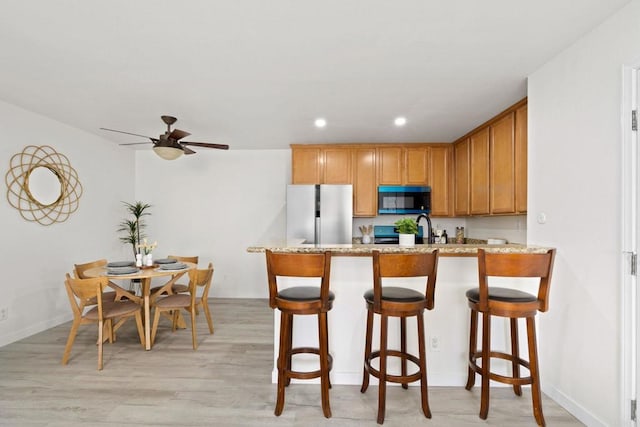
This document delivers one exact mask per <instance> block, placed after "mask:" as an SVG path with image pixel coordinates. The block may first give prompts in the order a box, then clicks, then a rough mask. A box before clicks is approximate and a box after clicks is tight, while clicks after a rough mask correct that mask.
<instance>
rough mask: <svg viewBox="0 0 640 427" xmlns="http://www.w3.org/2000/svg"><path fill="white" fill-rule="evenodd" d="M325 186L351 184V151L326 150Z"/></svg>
mask: <svg viewBox="0 0 640 427" xmlns="http://www.w3.org/2000/svg"><path fill="white" fill-rule="evenodd" d="M323 151H324V180H323V182H322V183H323V184H351V183H352V180H353V176H352V173H351V150H350V149H349V148H325V149H323Z"/></svg>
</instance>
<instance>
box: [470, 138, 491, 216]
mask: <svg viewBox="0 0 640 427" xmlns="http://www.w3.org/2000/svg"><path fill="white" fill-rule="evenodd" d="M469 163H470V185H469V213H470V214H471V215H485V214H488V213H489V171H490V170H489V128H488V127H487V128H484V129H481V130H479V131H478V132H476V133H474V134H472V135H471V136H470V137H469Z"/></svg>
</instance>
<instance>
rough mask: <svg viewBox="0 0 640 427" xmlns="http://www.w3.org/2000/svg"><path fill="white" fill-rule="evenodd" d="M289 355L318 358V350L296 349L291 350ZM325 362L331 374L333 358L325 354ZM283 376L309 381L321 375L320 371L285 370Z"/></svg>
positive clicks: (309, 348)
mask: <svg viewBox="0 0 640 427" xmlns="http://www.w3.org/2000/svg"><path fill="white" fill-rule="evenodd" d="M290 354H291V356H293V355H295V354H315V355H316V356H318V357H320V349H319V348H316V347H296V348H293V349H291V352H290ZM327 361H328V364H329V372H331V369H332V368H333V356H331V355H330V354H327ZM285 375H286V376H287V377H289V378H294V379H297V380H310V379H313V378H320V377H321V376H322V373H321V370H320V369H318V370H316V371H308V372H301V371H294V370H291V369H287V370H285Z"/></svg>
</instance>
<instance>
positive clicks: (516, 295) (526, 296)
mask: <svg viewBox="0 0 640 427" xmlns="http://www.w3.org/2000/svg"><path fill="white" fill-rule="evenodd" d="M465 295H466V297H467V299H468V300H469V301H472V302H475V303H477V302H479V301H480V289H479V288H473V289H469V290H468V291H467V292H466V294H465ZM489 299H490V300H494V301H504V302H515V303H518V302H534V301H536V300H537V299H538V298H537V297H536V296H535V295H531V294H530V293H528V292H523V291H519V290H518V289H509V288H498V287H494V286H489Z"/></svg>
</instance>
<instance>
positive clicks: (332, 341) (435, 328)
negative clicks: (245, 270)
mask: <svg viewBox="0 0 640 427" xmlns="http://www.w3.org/2000/svg"><path fill="white" fill-rule="evenodd" d="M478 248H484V249H486V250H487V251H491V252H506V253H514V252H525V253H544V252H546V251H547V250H548V249H549V248H546V247H540V246H527V245H518V244H505V245H486V244H464V245H455V244H432V245H420V244H418V245H415V246H412V247H403V246H399V245H373V244H371V245H362V244H345V245H320V246H316V245H313V244H286V243H283V244H278V243H275V244H264V245H256V246H252V247H249V248H247V252H250V253H255V254H260V253H264V251H265V250H266V249H269V250H272V251H274V252H289V253H317V252H323V251H328V250H330V251H331V252H332V254H333V257H332V264H331V290H332V291H333V292H335V294H336V299H335V302H334V305H333V309H332V310H331V311H330V312H329V348H330V351H331V353H332V355H333V369H332V371H331V381H332V383H334V384H360V383H361V381H362V369H363V357H364V340H365V331H366V307H365V303H364V299H363V297H362V295H363V294H364V292H365V291H367V290H368V289H370V288H371V287H372V286H373V271H372V269H373V266H372V257H371V253H372V251H374V250H379V251H381V252H394V253H402V252H423V251H427V252H431V251H433V250H435V249H438V250H439V252H440V259H439V261H438V278H437V282H436V293H435V308H434V309H433V310H431V311H429V310H425V316H424V318H425V334H426V336H427V359H428V362H427V369H428V372H429V375H428V380H429V384H430V385H434V386H463V385H464V384H465V382H466V375H467V360H466V356H467V351H468V350H467V347H468V338H469V325H468V322H469V309H468V307H467V300H466V297H465V291H466V290H467V289H469V288H472V287H475V286H477V276H478V271H477V262H476V258H475V256H476V253H477V251H478ZM283 279H284V278H283ZM289 283H291V284H292V283H293V281H291V282H289ZM289 283H288V282H286V281H283V282H281V284H282V285H283V287H287V285H288V284H289ZM402 283H403V284H402V286H407V287H411V288H413V289H416V290H419V291H421V292H424V287H425V284H424V281H423V280H413V279H412V280H411V281H406V280H403V282H402ZM389 284H393V283H389ZM264 286H265V287H266V286H267V274H266V262H265V274H264ZM523 286H524V287H523V290H527V291H530V292H533V289H534V284H533V283H525V284H523ZM274 326H275V328H274V334H275V335H274V343H277V342H278V339H277V337H278V334H279V326H280V316H278V315H276V316H274ZM374 327H375V328H376V329H375V330H376V331H377V330H378V329H377V328H378V327H379V319H378V318H377V316H376V319H375V323H374ZM415 329H416V325H415V322H411V321H409V322H407V335H408V336H415V333H416V332H415ZM317 334H318V333H317V326H316V321H315V318H313V317H312V316H299V318H296V323H295V325H294V338H293V344H294V346H314V345H316V343H317ZM398 336H399V322H397V319H396V322H393V321H391V320H390V323H389V348H399V338H398ZM508 337H509V335H508V328H506V324H503V322H494V329H493V331H492V339H493V342H494V343H495V345H496V346H504V345H505V344H506V343H508V342H509V341H508ZM377 340H378V333H377V332H376V333H374V347H375V346H377V345H378V341H377ZM524 343H525V341H523V342H522V345H524ZM409 350H410V351H411V352H413V353H416V352H417V347H416V343H415V340H410V343H409ZM276 357H277V347H276V346H274V370H273V372H272V381H273V382H276V379H277V378H276V370H275V360H276ZM396 362H397V361H396V360H390V363H389V367H390V369H399V363H396ZM293 363H294V367H297V368H298V369H300V370H311V369H314V366H316V364H317V361H316V360H315V359H307V360H295V358H294V362H293ZM372 384H376V383H375V378H372ZM416 384H417V383H416Z"/></svg>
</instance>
